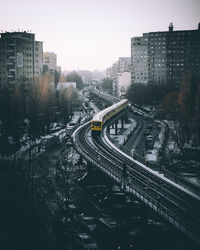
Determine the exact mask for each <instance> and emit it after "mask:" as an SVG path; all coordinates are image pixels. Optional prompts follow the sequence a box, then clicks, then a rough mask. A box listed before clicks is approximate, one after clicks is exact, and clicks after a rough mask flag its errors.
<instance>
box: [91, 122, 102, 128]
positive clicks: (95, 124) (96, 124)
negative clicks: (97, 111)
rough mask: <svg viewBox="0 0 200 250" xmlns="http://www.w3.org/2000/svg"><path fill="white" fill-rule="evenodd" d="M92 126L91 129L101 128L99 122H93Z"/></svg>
mask: <svg viewBox="0 0 200 250" xmlns="http://www.w3.org/2000/svg"><path fill="white" fill-rule="evenodd" d="M92 126H93V127H101V122H93V123H92Z"/></svg>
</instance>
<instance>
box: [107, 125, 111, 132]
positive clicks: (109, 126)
mask: <svg viewBox="0 0 200 250" xmlns="http://www.w3.org/2000/svg"><path fill="white" fill-rule="evenodd" d="M107 130H108V134H110V126H108V128H107Z"/></svg>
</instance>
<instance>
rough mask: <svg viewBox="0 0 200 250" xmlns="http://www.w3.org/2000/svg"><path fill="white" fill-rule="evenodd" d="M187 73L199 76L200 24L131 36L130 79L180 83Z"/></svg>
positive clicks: (145, 81)
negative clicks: (196, 26)
mask: <svg viewBox="0 0 200 250" xmlns="http://www.w3.org/2000/svg"><path fill="white" fill-rule="evenodd" d="M184 74H190V76H191V77H193V78H195V79H197V80H200V24H199V26H198V29H197V30H180V31H174V30H173V24H172V23H170V25H169V30H168V31H162V32H160V31H159V32H149V33H144V34H143V36H141V37H133V38H131V83H132V84H134V83H143V84H166V83H171V84H174V85H177V86H179V85H180V83H181V81H182V79H183V76H184Z"/></svg>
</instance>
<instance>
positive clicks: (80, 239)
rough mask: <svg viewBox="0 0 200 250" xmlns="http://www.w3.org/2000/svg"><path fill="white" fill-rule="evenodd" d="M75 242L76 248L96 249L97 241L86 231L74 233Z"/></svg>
mask: <svg viewBox="0 0 200 250" xmlns="http://www.w3.org/2000/svg"><path fill="white" fill-rule="evenodd" d="M75 242H76V247H77V249H83V250H84V249H86V250H92V249H97V243H96V242H95V240H94V239H93V238H92V237H91V236H90V235H89V234H87V233H78V234H76V235H75Z"/></svg>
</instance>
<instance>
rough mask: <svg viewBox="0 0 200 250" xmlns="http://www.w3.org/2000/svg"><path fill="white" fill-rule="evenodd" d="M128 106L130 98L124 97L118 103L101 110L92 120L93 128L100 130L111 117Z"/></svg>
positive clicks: (93, 129)
mask: <svg viewBox="0 0 200 250" xmlns="http://www.w3.org/2000/svg"><path fill="white" fill-rule="evenodd" d="M127 106H128V100H127V99H123V100H121V101H120V102H118V103H115V104H114V105H112V106H110V107H108V108H106V109H104V110H102V111H100V112H99V113H97V114H96V115H95V116H94V117H93V119H92V121H91V130H92V131H97V132H100V131H102V129H103V125H104V124H105V122H106V121H107V120H109V119H110V118H111V117H113V116H115V115H116V114H118V113H119V112H121V111H122V110H124V109H126V108H127Z"/></svg>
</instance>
